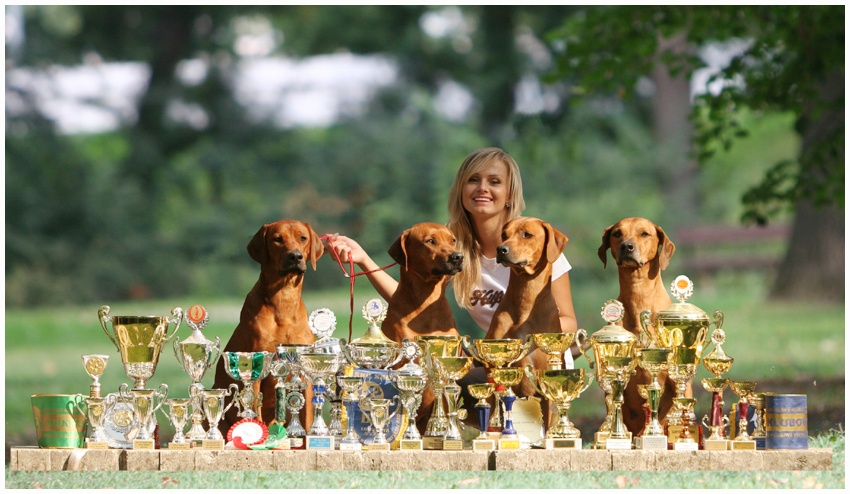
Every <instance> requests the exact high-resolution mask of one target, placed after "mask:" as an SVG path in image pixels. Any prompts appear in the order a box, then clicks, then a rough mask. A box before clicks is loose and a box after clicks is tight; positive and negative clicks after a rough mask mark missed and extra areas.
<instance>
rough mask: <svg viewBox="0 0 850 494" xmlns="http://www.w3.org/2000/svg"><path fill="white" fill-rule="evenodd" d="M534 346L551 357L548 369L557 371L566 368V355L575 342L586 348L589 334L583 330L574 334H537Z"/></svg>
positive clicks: (547, 363) (534, 335)
mask: <svg viewBox="0 0 850 494" xmlns="http://www.w3.org/2000/svg"><path fill="white" fill-rule="evenodd" d="M532 337H533V338H534V344H535V345H537V347H538V348H540V350H541V351H542V352H543V353H545V354H546V355H548V356H549V360H547V362H546V368H547V369H549V370H557V369H563V368H564V354H565V353H566V352H567V351H568V350H569V349H570V347H571V346H572V344H573V341H575V342H577V343H578V345H579V347H582V346H584V342H585V340H587V332H586V331H585V330H583V329H579V330H578V331H576V332H575V334H573V333H535V334H533V335H532Z"/></svg>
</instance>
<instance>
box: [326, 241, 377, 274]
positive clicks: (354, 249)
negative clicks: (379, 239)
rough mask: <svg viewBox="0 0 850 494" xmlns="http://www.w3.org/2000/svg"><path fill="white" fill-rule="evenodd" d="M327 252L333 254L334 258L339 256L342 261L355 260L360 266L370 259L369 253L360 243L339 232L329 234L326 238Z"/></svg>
mask: <svg viewBox="0 0 850 494" xmlns="http://www.w3.org/2000/svg"><path fill="white" fill-rule="evenodd" d="M325 253H328V254H331V256H333V257H334V259H336V257H337V256H338V257H339V260H340V261H342V262H346V263H347V262H352V261H353V262H354V263H355V264H357V265H358V266H360V265H361V264H363V263H365V262H366V261H367V260H369V255H368V254H366V251H365V250H363V247H360V244H358V243H357V242H355V241H354V240H353V239H351V238H348V237H346V236H344V235H339V234H333V235H329V236H328V237H327V238H326V239H325ZM334 253H335V254H334Z"/></svg>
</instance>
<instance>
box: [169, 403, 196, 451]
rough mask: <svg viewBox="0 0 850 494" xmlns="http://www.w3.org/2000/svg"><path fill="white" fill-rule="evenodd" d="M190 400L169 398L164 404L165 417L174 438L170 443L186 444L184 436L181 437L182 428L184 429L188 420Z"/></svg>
mask: <svg viewBox="0 0 850 494" xmlns="http://www.w3.org/2000/svg"><path fill="white" fill-rule="evenodd" d="M191 401H192V398H169V399H168V400H167V401H166V402H165V404H166V405H167V406H168V414H167V417H168V419H169V420H170V421H171V424H172V425H173V426H174V437H173V438H172V439H171V442H172V443H175V444H183V443H185V442H186V436H184V435H183V428H184V427H186V420H187V419H188V418H189V404H190V403H191Z"/></svg>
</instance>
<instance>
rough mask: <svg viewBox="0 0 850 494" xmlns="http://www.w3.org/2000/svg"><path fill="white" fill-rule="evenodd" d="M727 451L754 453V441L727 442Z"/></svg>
mask: <svg viewBox="0 0 850 494" xmlns="http://www.w3.org/2000/svg"><path fill="white" fill-rule="evenodd" d="M729 449H731V450H732V451H755V450H756V442H755V441H729Z"/></svg>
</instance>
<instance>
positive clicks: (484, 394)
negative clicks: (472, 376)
mask: <svg viewBox="0 0 850 494" xmlns="http://www.w3.org/2000/svg"><path fill="white" fill-rule="evenodd" d="M468 390H469V394H470V395H472V397H473V398H475V399H476V400H478V402H477V403H476V404H475V414H476V416H477V417H478V429H479V430H480V431H481V434H479V435H478V437H477V438H475V439H473V440H472V450H473V451H492V450H494V449H496V441H494V440H492V439H490V436H489V435H488V434H487V426H488V425H489V424H490V403H488V402H487V398H489V397H491V396H492V395H493V391H495V390H496V387H495V386H494V385H493V383H484V384H470V385H469V386H468Z"/></svg>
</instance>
